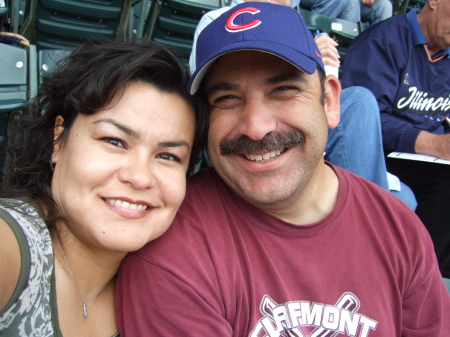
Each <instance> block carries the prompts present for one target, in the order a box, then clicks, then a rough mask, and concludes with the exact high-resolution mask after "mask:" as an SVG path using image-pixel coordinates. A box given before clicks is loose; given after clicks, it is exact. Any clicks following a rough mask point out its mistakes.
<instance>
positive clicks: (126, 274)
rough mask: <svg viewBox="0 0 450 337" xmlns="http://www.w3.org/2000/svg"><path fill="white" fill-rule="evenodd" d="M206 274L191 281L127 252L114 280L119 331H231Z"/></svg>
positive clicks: (147, 333)
mask: <svg viewBox="0 0 450 337" xmlns="http://www.w3.org/2000/svg"><path fill="white" fill-rule="evenodd" d="M213 288H214V287H213V286H212V282H211V280H208V278H207V277H205V279H204V282H198V279H197V281H196V282H194V283H193V282H192V279H191V280H186V279H183V277H181V276H180V275H176V274H175V273H173V272H171V271H169V270H168V269H165V268H161V267H159V266H157V265H155V264H154V263H152V262H150V261H148V260H146V259H145V258H143V257H141V256H139V255H136V254H131V255H129V256H128V257H127V258H126V259H125V260H124V261H123V263H122V265H121V268H120V271H119V275H118V278H117V285H116V321H117V324H118V327H119V331H120V334H121V336H125V337H127V336H183V337H190V336H191V337H198V336H219V337H221V336H223V337H230V336H233V331H232V327H231V326H230V324H229V323H228V322H227V321H226V319H225V318H224V315H223V312H222V311H223V303H222V300H221V298H220V296H218V295H217V294H216V293H215V292H214V291H211V289H213Z"/></svg>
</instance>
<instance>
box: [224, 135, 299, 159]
mask: <svg viewBox="0 0 450 337" xmlns="http://www.w3.org/2000/svg"><path fill="white" fill-rule="evenodd" d="M304 141H305V136H304V135H303V133H301V132H300V131H298V130H294V131H290V132H269V133H268V134H267V135H265V136H264V138H263V139H261V140H257V141H255V140H252V139H250V138H249V137H247V136H245V135H241V136H239V137H236V138H231V139H224V140H223V141H222V142H221V143H220V153H221V154H222V155H227V154H230V153H239V154H251V153H265V152H271V151H275V150H282V149H284V148H287V147H292V146H295V145H297V144H300V143H303V142H304Z"/></svg>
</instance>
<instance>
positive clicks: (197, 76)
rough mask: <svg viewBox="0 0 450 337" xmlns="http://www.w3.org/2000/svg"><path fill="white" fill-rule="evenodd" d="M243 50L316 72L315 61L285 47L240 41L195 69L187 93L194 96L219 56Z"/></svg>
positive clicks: (262, 42) (308, 71)
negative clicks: (274, 57) (271, 56)
mask: <svg viewBox="0 0 450 337" xmlns="http://www.w3.org/2000/svg"><path fill="white" fill-rule="evenodd" d="M244 50H254V51H260V52H265V53H269V54H272V55H275V56H278V57H279V58H281V59H283V60H285V61H286V62H289V63H291V64H292V65H293V66H294V67H296V68H298V69H300V70H301V71H303V72H305V73H307V74H313V73H314V72H315V70H316V65H317V63H316V61H315V60H313V59H311V58H310V57H308V56H306V55H304V54H302V53H301V52H299V51H298V50H295V49H293V48H290V47H288V46H286V45H282V44H277V43H274V42H271V43H268V42H267V41H242V42H239V43H234V44H232V45H228V46H226V47H225V48H222V49H220V50H218V51H216V52H215V53H214V54H212V55H211V56H210V58H209V61H208V62H206V63H204V64H203V65H200V66H199V67H197V69H196V70H195V72H194V74H193V75H192V76H191V79H190V80H189V93H190V94H191V95H194V94H195V93H196V92H197V91H198V89H199V87H200V84H201V82H202V80H203V78H204V76H205V75H206V73H207V72H208V70H209V69H210V68H211V66H212V65H213V63H214V61H216V60H217V59H218V58H219V57H220V56H223V55H225V54H228V53H231V52H235V51H244Z"/></svg>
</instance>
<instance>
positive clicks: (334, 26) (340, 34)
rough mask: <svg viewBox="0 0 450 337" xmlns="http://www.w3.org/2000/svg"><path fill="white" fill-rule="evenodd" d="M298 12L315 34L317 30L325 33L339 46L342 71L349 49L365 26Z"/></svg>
mask: <svg viewBox="0 0 450 337" xmlns="http://www.w3.org/2000/svg"><path fill="white" fill-rule="evenodd" d="M298 12H299V13H300V15H301V16H302V17H303V19H304V20H305V23H306V25H307V26H308V29H309V30H310V31H311V32H312V33H313V34H315V32H316V31H317V30H318V31H320V32H321V33H322V32H325V33H327V34H328V35H329V36H330V37H331V38H333V39H334V40H335V41H336V42H337V43H338V44H339V45H338V47H337V50H338V52H339V55H340V57H341V67H340V69H339V70H340V71H342V67H343V65H344V61H345V55H346V53H347V50H348V47H349V46H350V44H351V43H352V41H353V39H354V38H355V37H356V36H357V35H358V34H359V33H360V31H361V29H364V28H365V26H364V25H363V26H362V28H361V27H360V26H359V25H358V23H355V22H350V21H347V20H342V19H338V18H332V17H329V16H325V15H322V14H318V13H314V12H311V11H309V10H306V9H302V8H300V9H298Z"/></svg>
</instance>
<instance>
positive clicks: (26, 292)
mask: <svg viewBox="0 0 450 337" xmlns="http://www.w3.org/2000/svg"><path fill="white" fill-rule="evenodd" d="M6 205H9V206H6ZM40 212H42V211H41V210H40V209H37V208H35V207H33V206H32V205H30V204H27V203H24V202H22V201H19V200H12V199H0V217H1V218H3V220H5V222H6V223H8V225H9V226H10V227H11V229H12V230H13V232H14V234H15V235H16V238H17V241H18V242H19V247H20V252H21V255H22V256H21V260H22V267H21V271H20V277H19V282H18V284H17V287H16V289H15V291H14V293H13V295H12V297H11V299H10V300H9V302H8V304H7V305H6V307H5V308H4V309H3V310H2V311H1V312H0V336H18V337H22V336H23V337H37V336H39V337H44V336H48V337H62V333H61V330H60V328H59V323H58V312H57V305H56V291H55V275H54V257H53V248H52V241H51V238H50V233H49V231H48V229H47V226H46V225H45V222H44V221H43V220H42V217H41V215H40V214H39V213H40ZM118 336H119V334H118V333H117V334H116V335H115V336H113V337H118Z"/></svg>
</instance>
